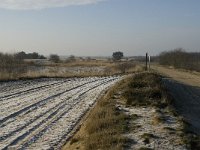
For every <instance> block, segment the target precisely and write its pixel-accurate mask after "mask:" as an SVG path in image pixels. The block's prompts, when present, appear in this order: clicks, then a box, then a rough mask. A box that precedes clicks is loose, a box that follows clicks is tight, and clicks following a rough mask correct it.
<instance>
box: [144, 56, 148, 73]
mask: <svg viewBox="0 0 200 150" xmlns="http://www.w3.org/2000/svg"><path fill="white" fill-rule="evenodd" d="M147 62H148V53H146V68H145V70H146V71H147V69H148V68H147Z"/></svg>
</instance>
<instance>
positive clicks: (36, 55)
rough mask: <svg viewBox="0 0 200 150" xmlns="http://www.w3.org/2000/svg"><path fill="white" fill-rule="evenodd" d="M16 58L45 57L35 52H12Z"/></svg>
mask: <svg viewBox="0 0 200 150" xmlns="http://www.w3.org/2000/svg"><path fill="white" fill-rule="evenodd" d="M14 57H15V58H16V59H46V57H44V56H43V55H39V54H38V53H37V52H33V53H27V54H26V53H25V52H23V51H22V52H18V53H16V54H14Z"/></svg>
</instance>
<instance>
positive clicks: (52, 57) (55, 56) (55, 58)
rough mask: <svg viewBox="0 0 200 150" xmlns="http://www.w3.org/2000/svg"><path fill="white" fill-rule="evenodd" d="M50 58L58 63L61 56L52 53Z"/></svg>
mask: <svg viewBox="0 0 200 150" xmlns="http://www.w3.org/2000/svg"><path fill="white" fill-rule="evenodd" d="M49 60H50V61H52V62H54V63H58V62H59V61H60V57H59V56H58V55H56V54H51V55H50V58H49Z"/></svg>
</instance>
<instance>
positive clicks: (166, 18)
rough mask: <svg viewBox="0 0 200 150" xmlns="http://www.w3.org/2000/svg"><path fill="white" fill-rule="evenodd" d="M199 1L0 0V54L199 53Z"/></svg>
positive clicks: (129, 54)
mask: <svg viewBox="0 0 200 150" xmlns="http://www.w3.org/2000/svg"><path fill="white" fill-rule="evenodd" d="M199 7H200V1H199V0H51V1H49V0H1V1H0V52H4V53H13V52H19V51H25V52H34V51H35V52H39V53H40V54H43V55H49V54H55V53H57V54H58V55H75V56H111V55H112V53H113V52H114V51H122V52H124V54H125V56H136V55H144V54H145V52H149V53H150V55H157V54H159V53H160V52H162V51H165V50H171V49H174V48H179V47H181V48H184V49H186V50H187V51H194V52H200V9H199Z"/></svg>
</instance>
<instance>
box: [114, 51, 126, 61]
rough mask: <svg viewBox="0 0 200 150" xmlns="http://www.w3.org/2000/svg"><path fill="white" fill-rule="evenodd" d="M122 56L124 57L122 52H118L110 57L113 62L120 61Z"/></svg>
mask: <svg viewBox="0 0 200 150" xmlns="http://www.w3.org/2000/svg"><path fill="white" fill-rule="evenodd" d="M123 56H124V54H123V52H120V51H118V52H114V53H113V55H112V57H113V60H115V61H118V60H120V59H122V58H123Z"/></svg>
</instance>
